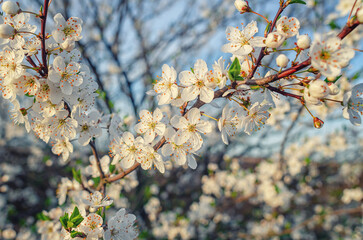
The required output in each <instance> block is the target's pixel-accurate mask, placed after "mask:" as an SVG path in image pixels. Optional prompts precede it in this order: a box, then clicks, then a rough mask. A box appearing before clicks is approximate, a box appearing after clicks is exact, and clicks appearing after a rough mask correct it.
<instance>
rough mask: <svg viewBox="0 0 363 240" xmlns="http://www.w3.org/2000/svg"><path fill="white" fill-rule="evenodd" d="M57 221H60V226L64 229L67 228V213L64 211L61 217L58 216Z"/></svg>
mask: <svg viewBox="0 0 363 240" xmlns="http://www.w3.org/2000/svg"><path fill="white" fill-rule="evenodd" d="M59 221H60V222H61V224H62V226H63V227H64V228H65V229H67V228H68V221H69V216H68V213H65V214H64V215H63V216H62V217H60V218H59Z"/></svg>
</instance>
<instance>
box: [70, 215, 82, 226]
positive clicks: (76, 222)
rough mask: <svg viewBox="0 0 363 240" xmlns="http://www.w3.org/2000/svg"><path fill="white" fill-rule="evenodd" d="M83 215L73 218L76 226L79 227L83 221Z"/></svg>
mask: <svg viewBox="0 0 363 240" xmlns="http://www.w3.org/2000/svg"><path fill="white" fill-rule="evenodd" d="M83 219H84V218H83V217H82V216H81V215H79V216H77V217H75V218H73V219H72V223H73V224H74V227H78V225H79V224H81V222H82V221H83Z"/></svg>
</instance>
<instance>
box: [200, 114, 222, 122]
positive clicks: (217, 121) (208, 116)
mask: <svg viewBox="0 0 363 240" xmlns="http://www.w3.org/2000/svg"><path fill="white" fill-rule="evenodd" d="M202 115H203V116H206V117H209V118H210V119H213V120H214V121H216V122H218V119H216V118H214V117H211V116H209V115H207V114H205V113H202Z"/></svg>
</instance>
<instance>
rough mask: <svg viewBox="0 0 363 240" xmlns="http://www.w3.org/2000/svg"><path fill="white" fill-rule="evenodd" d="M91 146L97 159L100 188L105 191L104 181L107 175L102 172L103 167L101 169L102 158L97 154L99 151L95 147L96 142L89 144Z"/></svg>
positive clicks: (92, 141)
mask: <svg viewBox="0 0 363 240" xmlns="http://www.w3.org/2000/svg"><path fill="white" fill-rule="evenodd" d="M89 145H90V146H91V148H92V153H93V156H94V157H95V160H96V166H97V170H98V171H99V173H100V183H101V184H100V187H101V188H102V189H104V187H103V184H102V183H103V179H104V178H105V173H104V172H103V170H102V167H101V161H100V158H99V156H98V152H97V149H96V145H95V141H94V140H91V141H90V142H89Z"/></svg>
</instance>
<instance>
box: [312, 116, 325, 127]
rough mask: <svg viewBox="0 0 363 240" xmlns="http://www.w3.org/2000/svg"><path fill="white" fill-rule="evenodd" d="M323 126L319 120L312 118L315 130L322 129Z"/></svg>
mask: <svg viewBox="0 0 363 240" xmlns="http://www.w3.org/2000/svg"><path fill="white" fill-rule="evenodd" d="M323 125H324V122H323V121H322V120H321V119H319V118H317V117H314V127H315V128H318V129H319V128H322V127H323Z"/></svg>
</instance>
